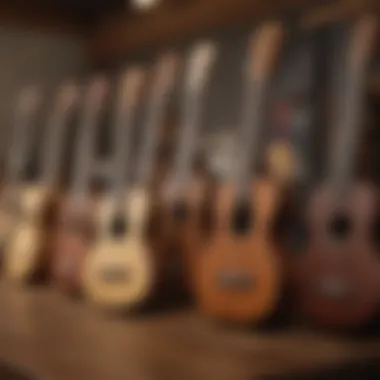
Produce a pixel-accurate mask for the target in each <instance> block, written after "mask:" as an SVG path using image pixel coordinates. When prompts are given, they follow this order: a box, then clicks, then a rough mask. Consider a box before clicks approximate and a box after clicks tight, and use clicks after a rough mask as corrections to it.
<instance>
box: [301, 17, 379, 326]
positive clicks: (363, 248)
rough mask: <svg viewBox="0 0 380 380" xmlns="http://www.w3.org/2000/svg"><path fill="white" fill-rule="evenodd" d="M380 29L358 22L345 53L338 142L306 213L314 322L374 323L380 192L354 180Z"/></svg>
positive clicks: (307, 296) (307, 300)
mask: <svg viewBox="0 0 380 380" xmlns="http://www.w3.org/2000/svg"><path fill="white" fill-rule="evenodd" d="M376 33H377V19H376V17H375V16H372V15H367V16H363V17H362V18H361V19H359V20H357V21H356V22H355V23H354V25H353V26H352V28H350V30H349V34H348V46H347V48H346V49H345V50H344V54H342V55H341V57H340V58H342V60H341V61H339V62H340V63H341V64H340V65H339V67H338V68H339V71H340V73H342V80H341V83H339V86H337V88H336V90H337V91H336V92H338V95H339V99H338V100H339V104H338V107H336V108H337V115H336V118H335V122H336V129H335V133H336V140H334V144H333V152H332V153H333V154H332V156H331V162H330V165H329V169H330V173H328V176H327V180H326V182H325V183H323V184H322V186H320V187H319V188H317V189H315V191H314V193H313V194H312V196H311V198H310V201H309V204H308V207H307V212H306V225H307V229H308V240H309V242H308V246H307V248H306V250H305V252H304V254H303V255H301V256H300V257H299V259H298V262H297V269H296V271H297V291H298V297H299V306H300V308H301V310H302V311H303V313H304V314H305V315H306V316H307V317H309V318H310V319H311V320H312V321H314V322H316V323H319V324H323V325H325V326H328V327H342V328H353V327H359V326H361V325H362V324H366V323H367V322H370V320H371V319H372V317H373V316H374V313H375V312H376V307H377V305H378V296H379V289H380V266H379V258H378V254H379V249H378V246H377V245H376V223H378V220H379V219H378V218H379V214H378V206H379V204H378V193H377V191H376V189H375V187H374V185H372V184H370V183H366V182H363V181H359V180H357V179H355V178H354V170H355V165H354V164H355V162H354V161H355V156H356V153H357V147H358V146H357V144H358V141H359V136H358V133H359V130H360V127H361V124H362V121H363V115H362V113H363V106H364V99H365V98H364V96H365V74H366V68H367V64H368V61H369V60H370V57H371V53H372V48H373V45H374V43H375V37H376Z"/></svg>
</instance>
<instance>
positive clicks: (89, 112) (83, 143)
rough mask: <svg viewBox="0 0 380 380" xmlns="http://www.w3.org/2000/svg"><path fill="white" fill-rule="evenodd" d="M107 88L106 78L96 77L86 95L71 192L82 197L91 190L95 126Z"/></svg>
mask: <svg viewBox="0 0 380 380" xmlns="http://www.w3.org/2000/svg"><path fill="white" fill-rule="evenodd" d="M107 89H108V86H107V81H106V79H105V78H103V77H97V78H94V79H93V81H92V82H91V83H90V84H89V87H88V89H87V94H86V97H85V104H84V110H83V115H82V120H81V122H80V125H79V132H78V134H79V136H78V138H77V144H76V147H75V148H76V151H75V157H76V160H75V168H74V172H73V182H72V187H71V192H72V193H73V194H74V196H75V197H78V198H80V199H82V198H86V196H87V194H88V192H89V190H90V189H89V184H90V176H91V171H92V167H93V160H94V153H95V140H96V128H95V127H96V124H97V122H98V120H99V119H100V115H101V111H102V106H103V103H104V98H105V95H106V92H107Z"/></svg>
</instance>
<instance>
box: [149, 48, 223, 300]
mask: <svg viewBox="0 0 380 380" xmlns="http://www.w3.org/2000/svg"><path fill="white" fill-rule="evenodd" d="M217 54H218V48H217V46H216V44H215V43H213V42H210V41H203V42H200V43H198V44H196V45H195V46H194V47H193V49H192V50H191V51H190V53H189V58H188V63H187V67H186V68H185V82H184V87H183V97H182V105H181V120H180V125H179V135H178V148H177V150H176V152H175V155H174V164H173V167H172V170H171V173H170V174H169V178H167V179H166V180H165V181H164V183H163V184H162V185H161V186H160V189H159V196H158V201H159V203H160V204H159V205H158V206H157V207H156V209H155V212H156V215H158V216H156V220H157V222H156V225H155V226H152V227H153V233H152V235H151V241H152V247H153V249H154V250H155V252H157V254H158V255H159V261H160V263H161V265H162V270H161V271H160V276H159V277H158V278H157V284H158V285H157V288H159V289H165V293H166V294H169V293H168V292H166V289H167V288H168V289H169V288H170V290H171V289H173V288H175V289H176V290H177V289H178V290H180V289H181V291H179V292H178V296H180V295H181V294H180V293H181V292H182V293H183V290H185V291H187V290H189V288H190V290H191V286H192V282H193V279H192V275H193V266H194V260H195V258H196V255H195V254H196V253H197V251H198V249H199V247H200V246H201V245H202V241H203V238H204V237H205V236H206V233H207V231H206V230H207V226H206V225H205V224H207V223H205V221H206V219H207V218H206V217H205V212H204V211H205V204H206V202H208V201H209V198H210V194H211V193H212V190H213V181H212V180H211V178H210V177H209V176H208V175H207V173H206V170H203V169H204V168H203V167H201V165H200V162H198V163H197V162H196V161H199V160H196V159H197V158H198V157H197V154H196V153H197V144H199V139H198V136H199V134H200V127H201V115H202V105H203V104H204V95H205V91H204V88H205V87H206V85H207V83H208V79H209V76H210V73H211V69H212V67H213V65H214V63H215V61H216V58H217ZM194 164H195V165H194ZM173 283H174V284H176V285H175V286H173ZM172 294H173V296H174V295H175V294H174V292H173V293H172Z"/></svg>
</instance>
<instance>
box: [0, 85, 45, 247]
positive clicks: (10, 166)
mask: <svg viewBox="0 0 380 380" xmlns="http://www.w3.org/2000/svg"><path fill="white" fill-rule="evenodd" d="M40 103H41V93H40V90H39V88H37V87H35V86H30V87H25V88H24V89H23V90H22V91H21V92H20V95H19V97H18V100H17V104H16V110H15V111H16V112H15V121H14V130H13V137H12V141H11V146H10V149H9V151H8V153H7V157H6V162H5V172H4V178H3V182H4V185H3V187H2V189H1V194H0V247H1V249H2V251H3V252H4V250H5V249H6V245H7V242H8V240H9V238H10V236H11V233H12V232H13V230H14V228H15V227H16V226H17V223H18V222H19V221H20V218H21V213H22V204H23V202H24V197H25V196H26V195H27V192H24V191H23V190H24V183H23V180H22V179H23V176H24V171H25V168H26V166H27V163H28V159H29V154H30V149H31V145H32V144H31V141H30V140H31V138H32V135H33V130H34V128H35V119H36V115H37V111H38V108H39V106H40Z"/></svg>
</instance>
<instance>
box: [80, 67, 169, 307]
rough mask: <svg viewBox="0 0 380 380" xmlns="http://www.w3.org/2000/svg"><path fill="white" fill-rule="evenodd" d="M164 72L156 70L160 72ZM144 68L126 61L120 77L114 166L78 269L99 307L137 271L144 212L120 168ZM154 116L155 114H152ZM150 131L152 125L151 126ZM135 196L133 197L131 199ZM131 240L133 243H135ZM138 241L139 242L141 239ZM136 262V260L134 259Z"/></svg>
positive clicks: (115, 300)
mask: <svg viewBox="0 0 380 380" xmlns="http://www.w3.org/2000/svg"><path fill="white" fill-rule="evenodd" d="M162 74H164V75H165V73H162V72H160V75H162ZM144 77H145V74H144V70H143V69H141V68H139V67H131V68H129V69H127V70H126V72H125V73H124V75H123V77H122V78H121V81H120V92H119V99H118V104H117V111H116V112H117V114H118V117H117V122H116V124H115V133H114V136H115V144H114V145H115V162H114V166H115V171H114V175H113V183H112V184H111V188H110V194H108V195H107V196H105V198H104V199H103V200H102V201H101V203H100V207H99V210H98V214H97V225H96V228H97V229H96V230H97V238H96V241H95V242H94V244H93V246H92V248H91V251H90V252H89V254H88V256H87V258H86V261H85V263H84V266H83V271H82V283H83V291H84V293H85V295H86V296H87V298H88V299H89V300H91V301H92V302H94V303H95V304H97V305H98V306H100V307H104V308H112V309H113V310H115V309H120V308H123V307H124V306H126V305H128V302H129V301H130V299H131V297H133V291H134V289H133V284H134V278H135V277H137V276H139V275H140V272H141V270H140V268H141V266H142V265H139V264H140V263H142V262H143V260H144V257H143V256H142V257H139V258H137V255H138V254H139V252H138V249H137V248H138V246H136V245H137V244H138V242H139V241H140V240H142V237H140V234H139V232H140V231H139V225H138V221H139V220H140V219H142V218H144V215H143V212H144V210H143V209H141V210H140V209H139V208H136V206H137V207H138V206H139V204H137V205H136V204H135V203H134V201H132V200H130V198H129V190H130V189H129V186H128V183H126V171H127V170H126V169H127V168H128V159H129V158H130V150H131V147H132V144H133V141H132V135H131V132H132V128H133V126H134V122H135V117H136V113H137V106H138V104H139V100H140V99H141V92H142V86H143V82H144ZM154 116H158V115H156V114H155V115H154ZM153 121H154V120H153ZM151 132H152V133H153V134H154V131H151ZM136 201H137V202H138V200H137V199H136ZM135 242H136V244H135ZM141 244H143V243H141ZM135 262H136V263H137V265H136V264H135V265H134V263H135Z"/></svg>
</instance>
